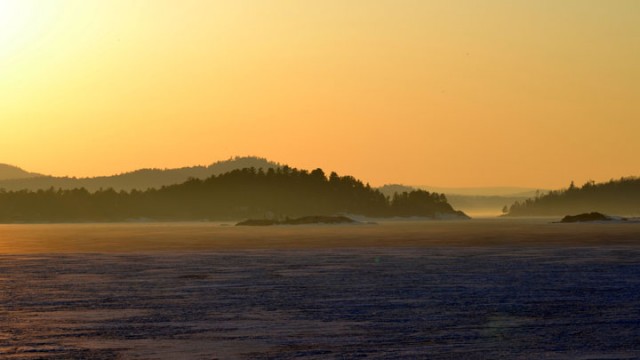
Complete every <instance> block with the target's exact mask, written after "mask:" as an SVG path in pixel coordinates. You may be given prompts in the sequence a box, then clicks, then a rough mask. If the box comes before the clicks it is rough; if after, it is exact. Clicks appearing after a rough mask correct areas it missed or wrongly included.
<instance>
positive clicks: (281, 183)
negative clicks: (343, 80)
mask: <svg viewBox="0 0 640 360" xmlns="http://www.w3.org/2000/svg"><path fill="white" fill-rule="evenodd" d="M338 213H346V214H359V215H365V216H371V217H391V216H402V217H405V216H426V217H466V216H465V215H464V214H463V213H461V212H457V211H455V210H454V209H453V208H452V207H451V205H449V204H448V203H447V200H446V198H445V197H444V195H441V194H435V193H429V192H426V191H420V190H419V191H413V192H410V193H402V194H397V195H395V196H394V197H393V198H388V197H385V196H384V195H383V194H382V193H381V192H379V191H378V190H374V189H372V188H371V187H369V185H365V184H363V183H362V182H361V181H358V180H356V179H355V178H353V177H351V176H338V175H337V174H335V173H331V175H330V176H328V177H327V176H325V174H324V172H323V171H322V170H321V169H316V170H313V171H311V172H308V171H306V170H297V169H292V168H289V167H287V166H284V167H279V168H268V169H267V170H263V169H258V170H256V169H255V168H249V169H241V170H233V171H231V172H228V173H224V174H221V175H214V176H211V177H209V178H207V179H205V180H201V179H191V180H188V181H187V182H185V183H182V184H179V185H171V186H166V187H162V188H160V189H149V190H146V191H138V190H132V191H129V192H127V191H115V190H112V189H109V190H100V191H97V192H94V193H92V192H89V191H87V190H86V189H74V190H54V189H49V190H39V191H35V192H33V191H27V190H23V191H17V192H13V191H12V192H7V191H0V221H1V222H5V223H6V222H78V221H127V220H136V219H149V220H160V221H171V220H230V219H243V218H285V217H300V216H307V215H333V214H338Z"/></svg>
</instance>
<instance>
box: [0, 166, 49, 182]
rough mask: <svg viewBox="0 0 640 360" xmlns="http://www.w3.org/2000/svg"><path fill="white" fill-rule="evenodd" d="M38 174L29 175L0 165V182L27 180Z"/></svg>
mask: <svg viewBox="0 0 640 360" xmlns="http://www.w3.org/2000/svg"><path fill="white" fill-rule="evenodd" d="M37 176H42V175H40V174H35V173H30V172H28V171H25V170H22V169H21V168H19V167H17V166H13V165H9V164H0V181H2V180H16V179H28V178H33V177H37Z"/></svg>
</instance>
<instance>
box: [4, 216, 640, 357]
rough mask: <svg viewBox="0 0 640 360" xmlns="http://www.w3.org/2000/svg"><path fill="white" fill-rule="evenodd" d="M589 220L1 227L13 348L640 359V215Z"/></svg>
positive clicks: (39, 353)
mask: <svg viewBox="0 0 640 360" xmlns="http://www.w3.org/2000/svg"><path fill="white" fill-rule="evenodd" d="M582 225H585V226H580V225H569V226H566V225H563V224H548V222H546V221H516V220H513V221H504V222H500V221H478V222H448V223H429V222H422V223H417V222H416V223H393V224H381V225H378V226H363V227H357V226H356V227H353V226H352V227H349V226H347V227H344V226H341V227H303V228H291V227H283V228H275V229H273V228H270V229H238V228H226V227H221V226H218V225H217V224H216V225H211V224H177V225H168V224H145V225H131V224H121V225H117V224H116V225H90V224H89V225H5V226H0V324H1V326H0V358H2V359H181V358H184V359H215V358H219V359H229V358H231V359H234V358H241V359H242V358H248V359H271V358H276V359H289V358H311V359H314V358H317V359H321V358H322V359H324V358H337V359H342V358H345V359H353V358H372V359H396V358H407V359H413V358H430V359H450V358H453V359H486V358H494V359H495V358H509V359H513V358H522V359H540V358H546V359H576V358H578V359H614V358H615V359H620V358H622V359H632V358H640V246H639V245H640V226H637V225H624V226H623V225H604V224H600V225H589V224H582ZM87 242H90V243H87ZM323 244H324V245H323Z"/></svg>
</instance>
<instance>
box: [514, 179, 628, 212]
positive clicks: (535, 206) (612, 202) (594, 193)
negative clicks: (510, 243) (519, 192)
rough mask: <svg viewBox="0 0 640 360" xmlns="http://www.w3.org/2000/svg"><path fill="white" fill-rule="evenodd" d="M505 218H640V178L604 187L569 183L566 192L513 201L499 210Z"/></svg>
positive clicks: (589, 183)
mask: <svg viewBox="0 0 640 360" xmlns="http://www.w3.org/2000/svg"><path fill="white" fill-rule="evenodd" d="M503 211H504V212H505V213H506V215H507V216H556V215H558V216H559V215H567V214H579V213H586V212H593V211H597V212H601V213H606V214H610V215H639V214H640V178H637V177H627V178H620V179H619V180H610V181H609V182H606V183H595V182H593V181H588V182H587V183H585V184H584V185H583V186H581V187H580V186H576V185H575V184H574V183H573V182H571V184H570V185H569V187H568V188H566V189H563V190H558V191H550V192H548V193H545V194H539V195H538V196H536V197H534V198H529V199H527V200H525V201H517V202H515V203H514V204H513V205H511V207H509V208H506V207H505V209H504V210H503Z"/></svg>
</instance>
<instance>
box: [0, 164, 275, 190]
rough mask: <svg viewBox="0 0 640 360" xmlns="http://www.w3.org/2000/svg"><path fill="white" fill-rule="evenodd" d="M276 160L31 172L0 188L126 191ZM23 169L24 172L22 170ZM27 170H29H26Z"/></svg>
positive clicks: (2, 182)
mask: <svg viewBox="0 0 640 360" xmlns="http://www.w3.org/2000/svg"><path fill="white" fill-rule="evenodd" d="M279 166H281V165H280V164H278V163H276V162H273V161H269V160H267V159H265V158H260V157H255V156H244V157H234V158H230V159H228V160H223V161H217V162H214V163H213V164H211V165H208V166H191V167H183V168H177V169H140V170H135V171H131V172H126V173H122V174H118V175H112V176H98V177H89V178H75V177H55V176H43V175H39V174H32V176H30V177H27V176H24V177H22V178H12V179H11V178H4V179H3V178H2V177H0V189H5V190H8V191H12V190H14V191H15V190H33V191H35V190H41V189H42V190H44V189H49V188H54V189H65V190H68V189H76V188H85V189H87V190H88V191H97V190H99V189H109V188H112V189H114V190H117V191H120V190H125V191H130V190H133V189H137V190H146V189H149V188H160V187H162V186H168V185H174V184H179V183H183V182H185V181H187V180H188V179H190V178H196V179H206V178H208V177H210V176H213V175H220V174H223V173H226V172H229V171H232V170H236V169H242V168H251V167H253V168H256V169H259V168H263V169H269V168H276V167H279ZM25 173H26V172H25ZM26 174H30V173H26Z"/></svg>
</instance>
